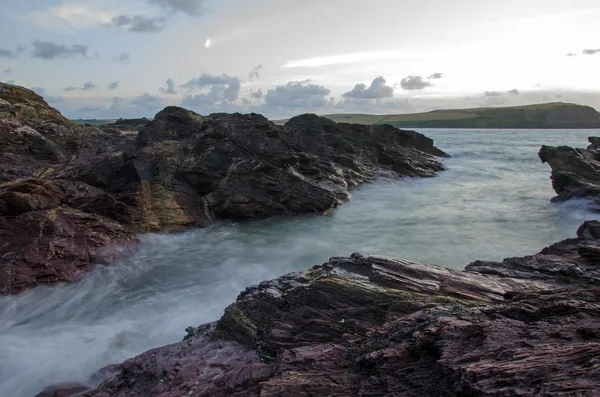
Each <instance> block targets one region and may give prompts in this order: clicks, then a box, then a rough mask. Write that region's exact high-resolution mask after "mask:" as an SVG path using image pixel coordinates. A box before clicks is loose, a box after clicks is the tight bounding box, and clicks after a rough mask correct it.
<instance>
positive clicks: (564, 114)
mask: <svg viewBox="0 0 600 397" xmlns="http://www.w3.org/2000/svg"><path fill="white" fill-rule="evenodd" d="M324 117H327V118H329V119H331V120H333V121H336V122H338V123H355V124H390V125H393V126H394V127H398V128H540V129H549V128H600V113H599V112H598V111H597V110H596V109H594V108H592V107H590V106H582V105H577V104H572V103H563V102H553V103H543V104H535V105H526V106H511V107H494V108H477V109H447V110H434V111H432V112H427V113H414V114H388V115H374V114H329V115H325V116H324ZM282 122H283V120H282Z"/></svg>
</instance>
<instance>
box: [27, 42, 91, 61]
mask: <svg viewBox="0 0 600 397" xmlns="http://www.w3.org/2000/svg"><path fill="white" fill-rule="evenodd" d="M87 51H88V46H84V45H79V44H76V45H72V46H66V45H61V44H56V43H53V42H51V41H42V40H36V41H34V42H33V52H32V53H31V55H32V56H33V57H34V58H40V59H45V60H53V59H66V58H73V57H77V56H82V57H84V58H87V57H88V56H87Z"/></svg>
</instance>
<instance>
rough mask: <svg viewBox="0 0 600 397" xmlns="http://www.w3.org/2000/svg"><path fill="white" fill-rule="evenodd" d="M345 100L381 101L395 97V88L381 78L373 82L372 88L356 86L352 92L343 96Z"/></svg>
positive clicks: (363, 85)
mask: <svg viewBox="0 0 600 397" xmlns="http://www.w3.org/2000/svg"><path fill="white" fill-rule="evenodd" d="M342 96H343V97H344V98H353V99H381V98H391V97H393V96H394V88H393V87H391V86H388V85H386V81H385V79H384V78H383V77H381V76H379V77H377V78H375V79H374V80H373V82H371V86H369V87H367V86H366V85H365V84H362V83H361V84H356V85H355V86H354V88H353V89H352V90H351V91H348V92H346V93H344V94H342Z"/></svg>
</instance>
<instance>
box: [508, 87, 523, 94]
mask: <svg viewBox="0 0 600 397" xmlns="http://www.w3.org/2000/svg"><path fill="white" fill-rule="evenodd" d="M506 92H507V93H509V94H511V95H519V94H520V92H519V90H517V89H516V88H514V89H512V90H510V91H506Z"/></svg>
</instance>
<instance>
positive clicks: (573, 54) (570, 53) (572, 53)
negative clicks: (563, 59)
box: [567, 52, 577, 57]
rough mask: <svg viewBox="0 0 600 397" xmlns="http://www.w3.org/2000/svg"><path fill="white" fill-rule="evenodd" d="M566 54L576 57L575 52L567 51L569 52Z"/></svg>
mask: <svg viewBox="0 0 600 397" xmlns="http://www.w3.org/2000/svg"><path fill="white" fill-rule="evenodd" d="M567 56H568V57H576V56H577V54H575V53H574V52H569V53H568V54H567Z"/></svg>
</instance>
